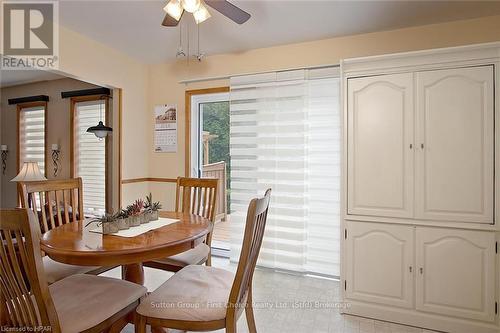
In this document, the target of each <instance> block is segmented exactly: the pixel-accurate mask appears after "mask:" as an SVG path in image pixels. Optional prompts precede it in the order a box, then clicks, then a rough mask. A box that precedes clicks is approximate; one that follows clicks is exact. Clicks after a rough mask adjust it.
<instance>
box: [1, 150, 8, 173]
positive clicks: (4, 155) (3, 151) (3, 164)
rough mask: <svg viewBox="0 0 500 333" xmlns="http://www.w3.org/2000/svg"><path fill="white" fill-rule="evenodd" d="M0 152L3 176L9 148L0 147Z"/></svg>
mask: <svg viewBox="0 0 500 333" xmlns="http://www.w3.org/2000/svg"><path fill="white" fill-rule="evenodd" d="M0 150H1V151H2V174H3V175H5V169H7V155H8V154H9V148H8V147H7V145H1V146H0Z"/></svg>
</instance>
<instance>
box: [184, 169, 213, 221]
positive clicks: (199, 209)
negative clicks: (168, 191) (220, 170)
mask: <svg viewBox="0 0 500 333" xmlns="http://www.w3.org/2000/svg"><path fill="white" fill-rule="evenodd" d="M217 185H218V183H217V179H211V178H184V177H179V178H177V191H176V196H175V211H176V212H184V213H190V214H194V215H199V216H203V217H205V218H207V219H209V220H210V221H212V222H213V221H214V218H215V208H216V193H217Z"/></svg>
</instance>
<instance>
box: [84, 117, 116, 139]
mask: <svg viewBox="0 0 500 333" xmlns="http://www.w3.org/2000/svg"><path fill="white" fill-rule="evenodd" d="M112 131H113V129H112V128H111V127H108V126H105V125H104V124H103V123H102V121H100V122H99V124H97V126H92V127H89V128H88V129H87V132H89V133H94V135H95V136H97V137H98V138H99V139H102V138H104V137H106V135H108V133H110V132H112Z"/></svg>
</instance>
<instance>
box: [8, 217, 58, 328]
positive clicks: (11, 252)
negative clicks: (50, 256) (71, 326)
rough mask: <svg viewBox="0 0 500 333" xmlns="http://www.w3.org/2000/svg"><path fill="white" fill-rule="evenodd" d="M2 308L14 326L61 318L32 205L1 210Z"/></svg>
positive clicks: (53, 323)
mask: <svg viewBox="0 0 500 333" xmlns="http://www.w3.org/2000/svg"><path fill="white" fill-rule="evenodd" d="M0 220H1V221H2V223H1V225H0V291H1V293H0V294H1V297H0V299H1V303H0V311H6V312H7V313H8V319H9V321H10V322H9V324H10V325H12V326H14V327H37V326H52V331H56V332H60V327H59V321H58V318H57V314H56V311H55V308H54V304H53V301H52V298H51V297H50V294H49V289H48V284H47V281H46V280H45V274H44V272H43V264H42V258H41V254H40V252H41V251H40V228H39V225H38V223H37V222H36V220H35V214H34V213H33V212H32V211H30V210H29V209H9V210H1V211H0Z"/></svg>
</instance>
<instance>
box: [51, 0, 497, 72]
mask: <svg viewBox="0 0 500 333" xmlns="http://www.w3.org/2000/svg"><path fill="white" fill-rule="evenodd" d="M231 2H232V3H234V4H236V5H238V6H239V7H241V8H242V9H244V10H245V11H247V12H249V13H250V14H251V15H252V18H251V19H250V20H249V21H248V22H246V23H245V24H243V25H241V26H240V25H238V24H236V23H234V22H232V21H230V20H229V19H227V18H225V17H224V16H222V15H221V14H219V13H218V12H216V11H215V10H210V8H209V10H210V12H211V14H212V18H210V19H209V20H208V21H206V22H204V23H202V24H201V28H200V29H201V51H202V52H204V53H206V54H209V55H210V54H217V53H227V52H238V51H244V50H248V49H254V48H261V47H268V46H273V45H279V44H288V43H296V42H302V41H308V40H315V39H324V38H329V37H335V36H344V35H352V34H358V33H365V32H372V31H381V30H389V29H396V28H401V27H408V26H415V25H423V24H430V23H437V22H444V21H452V20H459V19H466V18H474V17H480V16H488V15H497V14H500V1H484V2H482V1H332V0H323V1H312V0H309V1H293V0H288V1H285V0H273V1H270V0H260V1H255V0H252V1H250V0H246V1H245V0H234V1H231ZM165 3H166V1H156V0H154V1H123V0H122V1H89V0H87V1H78V0H65V1H61V2H60V21H61V24H63V25H65V26H67V27H68V28H70V29H72V30H75V31H77V32H80V33H82V34H84V35H87V36H89V37H91V38H92V39H95V40H97V41H100V42H102V43H105V44H107V45H109V46H110V47H113V48H116V49H118V50H121V51H122V52H124V53H126V54H129V55H130V56H132V57H134V58H136V59H138V60H140V61H142V62H147V63H158V62H163V61H167V60H171V59H174V58H175V53H176V50H177V47H178V44H179V28H166V27H163V26H161V22H162V20H163V17H164V12H163V10H162V8H163V6H164V5H165ZM181 23H183V25H184V29H183V30H184V32H186V31H187V28H186V24H189V25H190V29H191V33H190V35H191V38H190V40H191V42H190V45H191V53H192V54H194V53H196V42H195V40H196V38H195V37H196V35H195V32H196V28H195V26H196V25H195V24H194V21H193V18H192V15H185V17H184V18H183V20H182V22H181ZM186 48H187V46H186V38H185V40H184V49H186ZM193 51H194V52H193Z"/></svg>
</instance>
